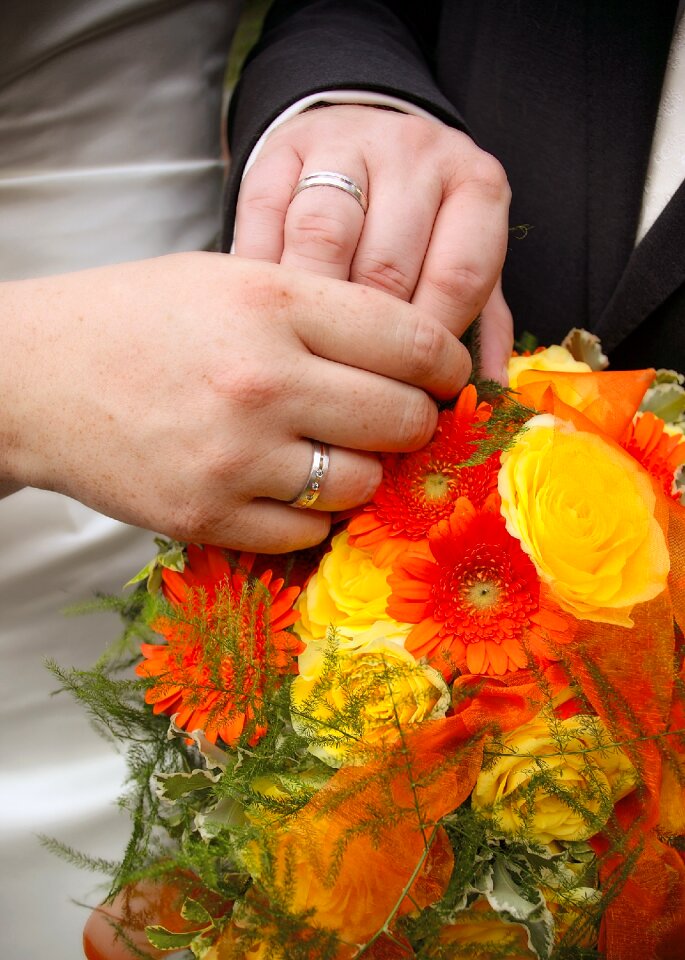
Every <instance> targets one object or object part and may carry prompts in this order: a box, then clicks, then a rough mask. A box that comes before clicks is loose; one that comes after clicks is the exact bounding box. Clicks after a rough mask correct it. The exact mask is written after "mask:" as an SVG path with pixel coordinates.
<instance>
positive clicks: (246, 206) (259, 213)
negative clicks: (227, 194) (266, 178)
mask: <svg viewBox="0 0 685 960" xmlns="http://www.w3.org/2000/svg"><path fill="white" fill-rule="evenodd" d="M239 205H240V213H241V216H242V215H245V216H248V217H250V218H251V219H252V218H259V219H262V218H268V219H273V217H274V216H279V217H282V216H283V204H282V203H280V202H279V200H278V198H277V197H275V196H273V194H270V193H267V192H262V191H258V192H256V193H250V194H248V195H247V196H245V195H244V194H243V196H242V197H240V198H239Z"/></svg>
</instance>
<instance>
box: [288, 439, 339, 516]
mask: <svg viewBox="0 0 685 960" xmlns="http://www.w3.org/2000/svg"><path fill="white" fill-rule="evenodd" d="M311 444H312V466H311V469H310V471H309V476H308V477H307V482H306V483H305V485H304V487H302V490H301V491H300V493H299V494H298V495H297V496H296V497H295V499H294V500H291V501H290V506H291V507H297V508H298V509H300V510H306V509H307V507H311V506H313V504H314V502H315V501H316V500H317V498H318V496H319V494H320V493H321V486H322V484H323V482H324V480H325V479H326V474H327V473H328V465H329V455H328V453H329V451H328V445H327V444H325V443H319V441H318V440H312V441H311Z"/></svg>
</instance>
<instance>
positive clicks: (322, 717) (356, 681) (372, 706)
mask: <svg viewBox="0 0 685 960" xmlns="http://www.w3.org/2000/svg"><path fill="white" fill-rule="evenodd" d="M381 626H382V624H380V623H379V624H377V625H376V628H380V627H381ZM368 633H370V634H371V636H370V638H367V639H365V640H364V641H363V642H361V643H358V645H357V646H355V647H352V646H347V647H340V648H339V647H336V644H335V642H334V641H333V642H324V641H318V642H317V641H313V642H312V643H311V644H309V645H308V647H307V651H305V654H308V657H307V660H306V664H307V665H306V670H303V669H302V666H300V673H299V675H298V676H297V677H296V678H295V680H294V682H293V686H292V690H291V702H292V722H293V727H294V728H295V730H296V731H297V732H298V733H300V734H302V735H304V736H306V737H307V738H308V739H310V740H311V743H310V745H309V751H310V752H311V753H312V754H314V756H317V757H320V758H321V759H322V760H324V761H325V762H326V763H328V764H330V765H331V766H334V767H339V766H343V765H345V764H349V763H353V764H358V763H364V762H365V761H366V760H367V759H368V754H367V755H365V749H364V748H365V747H370V748H373V747H374V746H378V745H380V744H384V743H390V742H392V741H394V740H396V739H397V738H398V736H399V733H400V730H401V729H403V728H405V727H407V726H408V725H409V724H414V723H420V722H421V721H423V720H428V719H434V718H437V717H444V716H445V713H446V712H447V709H448V707H449V705H450V694H449V690H448V689H447V686H446V684H445V681H444V680H443V679H442V676H441V675H440V673H438V671H437V670H434V669H433V668H432V667H429V666H428V665H427V664H424V663H418V662H417V661H416V660H415V659H414V657H413V656H412V654H411V653H409V652H408V651H407V650H405V649H404V647H402V646H400V645H398V644H397V643H394V642H392V640H388V639H386V638H384V637H382V636H378V635H377V629H372V630H371V631H368ZM362 637H365V638H366V637H367V634H366V633H365V634H362ZM305 654H303V655H302V658H304V657H305ZM302 658H301V659H302Z"/></svg>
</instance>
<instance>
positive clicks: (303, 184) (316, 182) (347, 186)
mask: <svg viewBox="0 0 685 960" xmlns="http://www.w3.org/2000/svg"><path fill="white" fill-rule="evenodd" d="M308 187H335V188H336V190H344V191H345V193H349V195H350V196H351V197H354V199H355V200H356V201H357V203H358V204H359V206H360V207H361V208H362V210H363V211H364V213H366V211H367V210H368V207H369V198H368V197H367V196H366V194H365V193H364V191H363V190H362V188H361V187H360V186H359V184H358V183H355V181H354V180H352V179H351V178H350V177H346V176H345V174H344V173H335V172H334V171H333V170H317V171H316V172H315V173H309V174H307V176H306V177H302V179H301V180H300V181H299V182H298V184H297V186H296V187H295V189H294V190H293V195H292V197H291V198H290V202H291V203H292V201H293V200H294V199H295V197H296V196H297V195H298V193H302V191H303V190H306V189H307V188H308Z"/></svg>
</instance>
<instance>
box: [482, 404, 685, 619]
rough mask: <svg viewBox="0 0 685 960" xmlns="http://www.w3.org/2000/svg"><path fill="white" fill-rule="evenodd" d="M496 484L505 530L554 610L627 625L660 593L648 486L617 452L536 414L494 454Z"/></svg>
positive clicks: (663, 565)
mask: <svg viewBox="0 0 685 960" xmlns="http://www.w3.org/2000/svg"><path fill="white" fill-rule="evenodd" d="M498 486H499V492H500V495H501V497H502V513H503V515H504V517H505V520H506V523H507V530H508V531H509V533H510V534H512V536H514V537H516V538H517V539H518V540H520V541H521V546H522V547H523V549H524V550H525V551H526V553H527V554H528V555H529V556H530V558H531V560H532V561H533V563H534V564H535V567H536V569H537V571H538V574H539V575H540V577H541V579H542V580H544V581H545V582H546V583H547V584H549V587H550V591H551V594H552V596H553V598H554V599H555V600H556V601H557V603H558V604H559V606H560V607H562V609H564V610H567V611H569V612H570V613H572V614H573V615H574V616H575V617H577V618H579V619H581V620H594V621H598V622H601V623H615V624H619V625H621V626H626V627H629V626H632V623H633V621H632V620H631V619H630V612H631V610H632V608H633V606H634V605H635V604H636V603H643V602H644V601H646V600H652V599H653V598H654V597H656V596H658V595H659V594H660V593H661V592H662V591H663V590H664V588H665V586H666V578H667V576H668V571H669V556H668V549H667V546H666V541H665V538H664V534H663V531H662V529H661V527H660V525H659V523H658V522H657V520H656V518H655V516H654V506H655V502H656V497H655V494H654V491H653V489H652V483H651V480H650V478H649V476H648V474H647V473H646V471H645V470H644V469H643V468H642V467H641V466H640V465H639V464H638V463H637V462H636V461H635V460H634V459H633V458H632V457H631V456H629V455H628V454H627V453H625V452H624V451H623V450H621V449H620V448H619V447H616V446H614V445H613V444H611V443H610V442H608V441H606V440H604V439H603V438H602V437H600V436H598V435H596V434H593V433H586V432H584V431H580V430H576V429H575V428H574V427H573V426H572V425H571V424H569V423H563V422H562V421H560V420H557V419H555V418H554V417H552V416H551V415H550V414H542V415H540V416H536V417H533V418H532V419H531V420H529V421H528V423H527V424H526V429H525V430H524V431H523V432H522V433H521V434H520V435H519V437H518V438H517V440H516V442H515V444H514V445H513V447H512V448H511V449H510V450H508V451H506V452H505V453H504V454H503V455H502V468H501V470H500V473H499V478H498Z"/></svg>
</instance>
